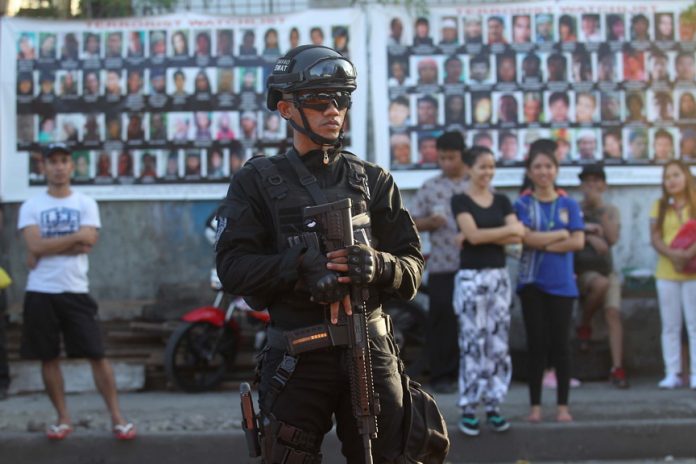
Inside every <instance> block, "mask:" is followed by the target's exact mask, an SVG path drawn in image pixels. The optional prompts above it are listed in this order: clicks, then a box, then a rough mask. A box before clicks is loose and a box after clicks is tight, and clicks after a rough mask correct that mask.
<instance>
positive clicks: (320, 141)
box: [288, 99, 345, 164]
mask: <svg viewBox="0 0 696 464" xmlns="http://www.w3.org/2000/svg"><path fill="white" fill-rule="evenodd" d="M293 102H294V103H295V108H297V110H298V112H299V113H300V117H301V118H302V126H300V125H299V124H297V123H296V122H295V121H293V120H292V119H288V122H289V123H290V125H291V126H292V128H293V129H294V130H296V131H298V132H300V133H302V134H304V135H306V136H307V137H309V138H310V140H311V141H312V142H314V143H316V144H317V145H321V149H322V150H323V151H324V164H328V163H329V155H328V151H329V150H330V149H334V150H339V149H340V148H341V146H343V125H341V130H340V132H339V133H338V137H336V138H333V139H329V138H326V137H322V136H321V135H319V134H317V133H316V132H314V131H313V130H312V126H311V125H310V124H309V121H308V120H307V116H306V115H305V112H304V110H303V109H302V106H301V105H300V104H299V102H298V101H297V100H296V99H294V101H293ZM343 122H344V123H345V119H344V121H343Z"/></svg>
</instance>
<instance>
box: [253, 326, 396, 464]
mask: <svg viewBox="0 0 696 464" xmlns="http://www.w3.org/2000/svg"><path fill="white" fill-rule="evenodd" d="M345 351H346V348H345V347H332V348H326V349H322V350H316V351H311V352H308V353H303V354H301V355H299V357H298V358H299V361H298V363H297V366H296V368H295V370H294V372H293V374H292V376H291V377H290V379H289V380H288V382H287V384H286V385H285V387H284V388H283V389H282V391H280V393H278V395H277V396H276V398H275V401H274V402H273V405H272V406H271V411H270V412H271V413H272V414H273V416H275V418H276V419H277V420H279V421H282V422H284V423H286V424H289V425H292V426H294V427H297V428H299V429H301V430H303V431H305V432H312V433H315V434H318V435H319V436H323V435H325V434H326V433H327V432H329V430H331V427H332V425H333V420H332V416H333V415H335V416H336V433H337V435H338V438H339V440H341V443H342V447H341V452H342V453H343V455H344V456H345V457H346V462H348V463H349V464H361V463H363V462H364V451H363V444H362V438H361V437H360V435H359V434H358V432H357V427H356V422H355V418H354V416H353V412H352V407H351V400H350V381H349V377H348V372H349V370H348V365H347V359H348V358H347V357H346V354H345ZM370 353H371V355H372V367H373V373H374V385H375V392H377V393H378V394H379V403H380V407H381V413H380V415H379V417H378V420H377V424H378V438H377V439H376V440H373V441H372V456H373V460H374V462H375V463H385V462H390V461H392V460H393V459H395V458H396V457H398V456H399V455H400V454H401V450H402V435H403V390H402V386H401V376H400V373H399V368H398V358H397V356H396V349H395V347H394V342H393V339H392V336H391V335H386V336H383V337H378V338H375V339H371V340H370ZM283 355H284V352H283V351H281V350H278V349H273V348H271V349H269V350H268V351H267V352H266V353H265V356H264V358H263V361H262V366H261V383H260V386H259V408H260V409H261V410H262V411H263V412H267V411H265V409H264V402H265V398H266V394H267V393H268V391H269V388H270V387H269V385H270V382H271V378H272V377H273V375H275V373H276V369H277V366H278V364H279V363H280V362H281V360H282V359H283ZM313 451H315V452H317V453H318V452H319V449H316V450H313ZM267 464H273V463H267Z"/></svg>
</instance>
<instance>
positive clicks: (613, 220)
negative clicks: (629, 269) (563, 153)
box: [575, 164, 629, 388]
mask: <svg viewBox="0 0 696 464" xmlns="http://www.w3.org/2000/svg"><path fill="white" fill-rule="evenodd" d="M579 177H580V191H581V192H582V194H583V201H582V203H581V205H580V206H581V207H582V212H583V216H584V220H585V247H584V248H583V249H582V250H580V251H578V252H577V253H575V274H576V275H577V279H578V290H579V291H580V303H581V307H582V316H581V317H582V319H581V323H580V326H579V327H578V330H577V337H578V340H579V341H580V349H582V350H585V351H586V350H587V349H589V341H590V338H591V337H592V325H591V323H592V317H593V316H594V314H595V313H596V312H597V311H599V310H600V309H604V317H605V318H606V321H607V326H608V328H609V348H610V351H611V361H612V368H611V372H610V373H609V380H610V381H611V382H612V383H613V384H614V386H616V387H618V388H628V386H629V385H628V381H627V380H626V373H625V372H624V369H623V327H622V325H621V313H620V311H619V309H620V308H621V284H620V282H619V278H618V276H617V275H616V273H615V272H614V263H613V259H612V254H611V252H612V250H611V247H612V246H613V245H614V244H615V243H616V242H617V241H618V240H619V231H620V228H621V222H620V216H619V210H618V208H616V206H614V205H611V204H609V203H605V202H604V200H603V198H602V196H603V194H604V192H606V190H607V177H606V174H605V172H604V168H602V166H600V165H598V164H590V165H587V166H585V167H584V168H583V169H582V172H581V173H580V174H579Z"/></svg>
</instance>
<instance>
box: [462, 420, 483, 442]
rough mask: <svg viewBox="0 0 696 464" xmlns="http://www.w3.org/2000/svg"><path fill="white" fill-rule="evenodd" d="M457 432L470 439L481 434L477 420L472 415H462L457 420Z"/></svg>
mask: <svg viewBox="0 0 696 464" xmlns="http://www.w3.org/2000/svg"><path fill="white" fill-rule="evenodd" d="M459 430H461V431H462V433H464V434H466V435H469V436H470V437H475V436H477V435H478V434H479V433H481V430H480V429H479V420H478V419H477V418H476V416H474V415H473V414H462V418H461V419H459Z"/></svg>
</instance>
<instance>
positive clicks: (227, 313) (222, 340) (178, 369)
mask: <svg viewBox="0 0 696 464" xmlns="http://www.w3.org/2000/svg"><path fill="white" fill-rule="evenodd" d="M215 228H216V221H215V218H214V217H213V216H211V218H209V220H208V221H207V223H206V229H205V237H206V239H207V240H208V242H210V243H211V244H213V243H215ZM210 287H211V289H212V290H214V291H215V299H214V300H213V303H212V305H209V306H202V307H200V308H196V309H193V310H191V311H188V312H187V313H186V314H184V315H183V316H182V317H181V323H180V324H179V325H178V326H177V327H176V329H175V330H174V332H172V334H171V335H170V336H169V339H168V340H167V345H166V347H165V350H164V370H165V373H166V376H167V380H169V381H170V382H171V383H172V384H173V385H174V386H175V387H177V388H178V389H180V390H183V391H186V392H201V391H206V390H212V389H214V388H215V387H217V386H218V385H219V384H220V382H222V380H223V379H224V378H225V375H226V374H228V373H229V372H232V371H233V370H234V365H235V359H236V357H237V353H238V352H239V349H240V346H241V345H242V343H245V342H246V341H247V340H246V338H247V337H246V336H245V335H246V333H247V332H248V330H243V329H246V328H247V327H249V328H250V329H251V330H252V331H253V332H254V342H253V346H254V350H255V351H256V352H259V351H260V350H261V349H262V348H263V347H264V345H265V344H266V326H267V325H268V322H269V320H270V316H269V315H268V311H265V310H263V311H254V310H253V309H251V308H250V307H249V305H248V304H247V303H246V302H245V301H244V299H243V298H242V297H240V296H235V295H229V294H227V293H225V291H224V290H223V289H222V282H220V279H219V278H218V275H217V271H216V270H215V269H212V270H211V271H210Z"/></svg>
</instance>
